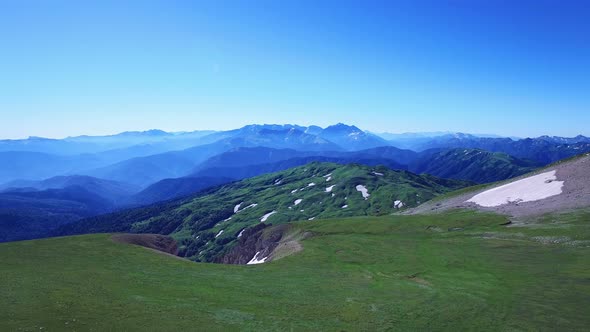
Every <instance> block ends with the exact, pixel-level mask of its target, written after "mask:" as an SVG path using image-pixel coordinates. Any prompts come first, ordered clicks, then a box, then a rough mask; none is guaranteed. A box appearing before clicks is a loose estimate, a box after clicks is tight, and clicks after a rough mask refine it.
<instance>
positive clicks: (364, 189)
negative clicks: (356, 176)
mask: <svg viewBox="0 0 590 332" xmlns="http://www.w3.org/2000/svg"><path fill="white" fill-rule="evenodd" d="M356 191H360V192H361V194H362V195H363V198H364V199H365V200H367V199H369V196H371V194H369V191H368V190H367V187H365V186H363V185H360V184H359V185H358V186H356Z"/></svg>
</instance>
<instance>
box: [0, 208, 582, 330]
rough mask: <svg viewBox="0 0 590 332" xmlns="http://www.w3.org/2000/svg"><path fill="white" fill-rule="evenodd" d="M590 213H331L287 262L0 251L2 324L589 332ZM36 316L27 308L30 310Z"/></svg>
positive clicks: (113, 251) (45, 243)
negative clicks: (515, 219) (523, 216)
mask: <svg viewBox="0 0 590 332" xmlns="http://www.w3.org/2000/svg"><path fill="white" fill-rule="evenodd" d="M589 220H590V212H589V211H587V210H586V211H576V212H573V213H568V214H555V215H547V216H544V217H542V218H537V219H534V220H528V221H527V222H526V223H522V224H519V225H515V226H510V227H506V226H501V224H503V223H505V221H506V220H505V218H504V217H502V216H498V215H494V214H484V213H475V212H464V211H454V212H450V213H444V214H437V215H428V216H423V215H416V216H400V215H394V216H383V217H360V218H336V219H332V220H322V221H304V222H298V223H293V224H292V225H293V226H292V227H295V228H296V229H299V230H300V231H303V232H308V233H311V234H313V236H312V237H306V238H305V239H304V240H302V241H301V244H302V245H303V247H304V250H303V251H300V252H298V253H296V254H294V255H290V256H287V257H284V258H283V259H280V260H276V261H272V262H270V263H265V264H260V265H256V266H236V265H221V264H208V263H194V262H190V261H188V260H180V259H175V258H174V257H171V256H169V255H164V254H161V253H157V252H155V251H153V250H148V249H146V248H142V247H139V246H133V245H129V244H124V243H116V242H113V241H112V240H111V236H110V235H107V234H98V235H84V236H74V237H66V238H53V239H45V240H35V241H24V242H13V243H4V244H0V260H1V261H2V264H3V273H2V274H0V306H2V308H3V310H1V311H0V330H6V331H13V330H25V331H26V330H30V331H31V330H35V331H38V330H49V331H51V330H64V329H68V328H71V329H74V330H141V329H144V330H145V329H147V330H149V329H152V328H153V327H154V326H158V329H159V330H180V329H183V330H194V329H198V330H268V331H270V330H291V329H292V330H326V331H342V330H449V331H457V330H561V331H567V330H569V331H572V330H584V329H586V328H587V327H588V325H589V324H590V316H588V314H587V308H588V307H589V306H590V287H589V282H588V280H589V276H590V223H589V222H588V221H589ZM32 313H34V314H32Z"/></svg>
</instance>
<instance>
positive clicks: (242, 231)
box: [238, 228, 246, 238]
mask: <svg viewBox="0 0 590 332" xmlns="http://www.w3.org/2000/svg"><path fill="white" fill-rule="evenodd" d="M245 230H246V229H245V228H244V229H242V230H241V231H240V234H238V238H240V237H242V234H244V231H245Z"/></svg>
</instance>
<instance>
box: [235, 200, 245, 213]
mask: <svg viewBox="0 0 590 332" xmlns="http://www.w3.org/2000/svg"><path fill="white" fill-rule="evenodd" d="M242 204H244V202H242V203H240V204H238V205H236V206H234V213H238V211H240V206H242Z"/></svg>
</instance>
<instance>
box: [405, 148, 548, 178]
mask: <svg viewBox="0 0 590 332" xmlns="http://www.w3.org/2000/svg"><path fill="white" fill-rule="evenodd" d="M539 166H540V165H539V164H538V163H536V162H533V161H529V160H522V159H518V158H515V157H512V156H510V155H508V154H506V153H501V152H488V151H485V150H480V149H463V148H459V149H444V150H438V149H435V150H427V151H424V152H423V153H421V154H420V157H418V158H416V160H415V161H413V162H412V163H410V165H409V166H408V169H409V170H411V171H412V172H414V173H427V174H432V175H436V176H439V177H443V178H449V179H459V180H469V181H473V182H477V183H488V182H496V181H500V180H505V179H510V178H513V177H516V176H519V175H522V174H525V173H528V172H531V171H533V170H534V169H535V168H538V167H539Z"/></svg>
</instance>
